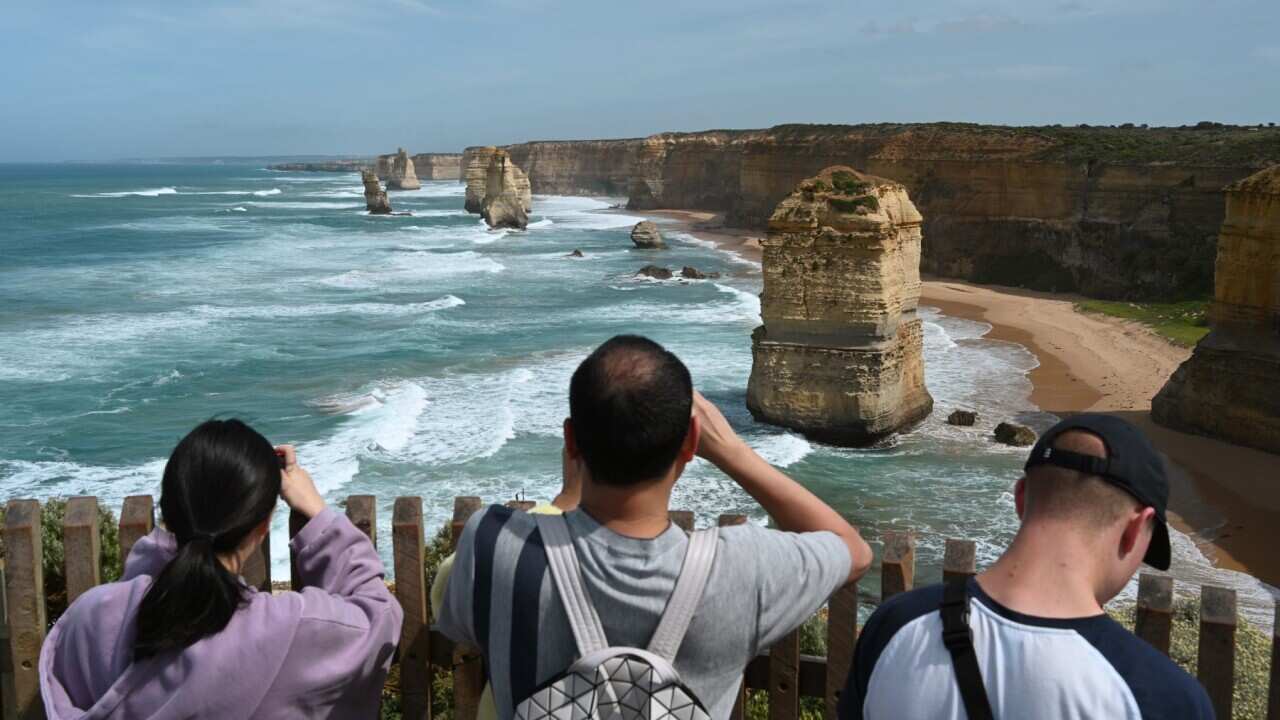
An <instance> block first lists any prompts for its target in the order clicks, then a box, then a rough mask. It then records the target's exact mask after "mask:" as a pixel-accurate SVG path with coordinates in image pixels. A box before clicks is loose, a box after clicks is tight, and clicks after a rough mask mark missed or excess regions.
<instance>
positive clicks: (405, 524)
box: [0, 495, 1280, 720]
mask: <svg viewBox="0 0 1280 720" xmlns="http://www.w3.org/2000/svg"><path fill="white" fill-rule="evenodd" d="M511 505H512V506H514V507H517V508H519V509H524V510H527V509H529V508H530V507H531V506H532V505H533V503H529V502H515V503H511ZM481 507H482V503H481V500H480V498H477V497H460V498H457V499H456V500H455V502H454V508H453V518H452V522H451V526H450V527H451V531H452V535H453V537H454V539H455V540H456V539H457V537H458V535H459V534H460V533H461V532H462V528H463V526H464V525H465V524H466V522H467V519H468V518H470V517H471V515H472V514H474V513H475V512H477V511H478V510H480V509H481ZM40 512H41V509H40V503H39V502H37V501H35V500H11V501H9V503H8V506H7V508H6V515H5V525H4V544H5V550H6V557H5V563H4V566H3V567H0V588H2V590H3V592H0V720H11V719H21V720H35V719H37V718H44V717H45V715H44V710H43V707H42V706H41V701H40V690H39V682H38V677H37V662H38V659H39V655H40V647H41V644H42V643H43V642H44V638H45V626H46V614H45V613H46V609H45V586H44V578H43V567H44V564H43V548H42V547H41V517H40ZM346 512H347V516H348V517H349V518H351V520H352V522H353V523H354V524H355V525H356V527H358V528H360V529H361V530H362V531H363V532H364V533H365V534H366V535H368V536H369V538H370V540H372V541H373V542H374V544H375V545H376V544H377V542H378V538H377V503H376V499H375V498H374V497H373V496H370V495H355V496H351V497H350V498H348V499H347V503H346ZM671 520H672V522H673V523H675V524H676V525H678V526H680V527H682V528H684V529H685V530H691V529H692V528H693V525H694V516H693V513H690V512H685V511H673V512H672V513H671ZM743 522H746V518H745V517H743V516H741V515H722V516H720V518H719V523H720V524H721V525H736V524H741V523H743ZM154 524H155V511H154V502H153V500H152V498H151V497H150V496H146V495H140V496H132V497H129V498H126V499H125V501H124V506H123V507H122V508H121V511H120V551H121V553H122V557H127V555H128V552H129V550H130V549H131V548H132V547H133V544H134V543H135V542H137V540H138V539H139V538H141V537H143V536H145V535H146V534H147V533H149V532H151V530H152V528H153V527H154ZM301 527H302V519H301V518H300V517H297V516H293V517H290V519H289V534H290V536H292V535H293V534H295V533H296V532H297V531H298V530H300V529H301ZM425 541H426V533H425V529H424V527H423V515H422V499H421V498H418V497H399V498H396V500H395V505H394V509H393V511H392V519H391V543H392V555H393V558H394V562H393V567H394V572H395V580H396V582H395V594H396V598H397V599H398V600H399V602H400V604H401V605H402V606H403V608H404V611H405V621H404V629H403V630H402V631H401V635H400V649H399V652H398V656H397V657H398V660H397V661H398V662H399V664H400V694H401V709H402V711H403V714H404V717H405V719H406V720H427V719H429V718H430V717H431V688H432V684H431V677H432V675H433V673H435V672H438V671H449V672H452V673H453V683H454V684H453V693H454V703H455V706H454V714H455V717H456V718H457V720H475V717H476V709H477V706H478V703H479V699H480V694H481V691H482V689H483V686H484V678H483V675H482V669H481V663H480V662H478V661H477V658H476V656H475V654H474V652H473V651H470V650H469V649H467V648H462V647H458V646H455V644H454V643H453V642H452V641H450V640H449V639H448V638H446V637H444V636H443V635H440V634H439V633H437V632H435V631H433V630H431V627H430V623H429V606H430V603H429V597H428V596H429V592H430V588H428V587H427V584H426V575H425V570H424V567H425V566H424V561H425V559H426V547H425ZM883 542H884V551H883V553H882V556H881V565H880V573H881V594H882V599H883V598H888V597H892V596H893V595H894V594H896V593H900V592H905V591H907V590H910V589H911V587H912V585H913V583H914V578H915V537H914V535H913V534H912V533H910V532H887V533H885V536H884V538H883ZM63 545H64V555H65V568H64V574H65V577H66V584H67V599H68V602H70V601H73V600H74V599H75V598H76V597H78V596H79V595H80V594H82V593H83V592H85V591H86V590H88V589H89V588H91V587H93V586H94V585H96V584H98V583H99V582H101V569H100V567H99V558H100V554H101V552H100V551H101V539H100V537H99V524H98V501H97V499H96V498H92V497H77V498H72V499H71V500H69V501H68V503H67V509H66V514H65V519H64V523H63ZM270 558H271V548H270V545H269V543H264V544H263V546H262V549H261V551H260V552H258V553H257V554H255V556H254V557H253V558H251V561H250V562H249V563H248V565H247V566H246V570H245V579H246V580H247V581H248V582H249V583H250V584H251V585H254V586H256V587H259V588H262V589H267V590H269V589H270V587H271V562H270ZM292 560H293V559H292V558H291V562H290V564H291V566H293V565H294V564H295V563H294V562H293V561H292ZM976 570H977V567H976V556H975V552H974V543H973V542H972V541H965V540H947V542H946V549H945V552H944V555H943V568H942V572H943V576H944V578H948V579H949V578H953V577H963V576H971V575H973V574H974V573H975V572H976ZM291 581H292V585H293V586H294V587H297V586H298V584H299V582H298V578H297V573H296V570H295V571H294V572H292V573H291ZM1173 595H1174V594H1173V580H1172V578H1169V577H1165V576H1157V575H1146V574H1144V575H1143V576H1142V577H1141V578H1140V580H1139V583H1138V599H1137V606H1136V608H1135V627H1134V632H1135V633H1136V634H1137V635H1138V636H1139V637H1142V638H1143V639H1145V640H1146V641H1148V642H1150V643H1151V644H1152V645H1153V646H1155V647H1156V648H1157V649H1159V650H1161V651H1162V652H1164V653H1166V654H1167V653H1168V652H1169V645H1170V634H1171V629H1172V620H1173ZM1276 620H1277V622H1276V626H1275V629H1274V631H1273V636H1272V654H1271V668H1270V676H1269V677H1270V695H1269V698H1268V700H1269V702H1268V706H1267V715H1266V717H1267V718H1269V719H1270V720H1280V608H1278V609H1277V616H1276ZM1236 627H1237V611H1236V595H1235V591H1233V590H1228V589H1224V588H1220V587H1214V586H1204V587H1203V588H1202V590H1201V605H1200V644H1199V655H1198V668H1199V679H1200V682H1201V683H1203V684H1204V686H1205V688H1206V690H1207V691H1208V693H1209V697H1210V699H1211V700H1212V701H1213V704H1214V707H1215V709H1216V710H1217V714H1218V717H1220V718H1230V717H1231V716H1232V689H1233V687H1234V683H1235V662H1234V660H1235V641H1236V637H1235V636H1236ZM857 633H858V588H857V586H856V585H850V586H847V587H844V588H842V589H840V590H838V591H837V592H836V593H835V595H833V596H832V598H831V600H830V602H829V603H828V608H827V638H826V640H827V656H826V657H814V656H809V655H802V654H801V653H800V631H799V630H797V631H795V632H793V633H791V634H789V635H788V636H786V637H785V638H783V639H782V640H781V641H780V642H778V644H777V645H775V646H774V647H773V648H771V649H770V650H769V652H768V653H766V654H764V655H761V656H760V657H758V658H756V659H755V660H754V661H752V662H751V664H750V665H748V666H747V669H746V672H745V673H744V676H743V679H744V682H743V690H740V691H739V695H738V702H737V704H736V705H735V707H734V711H733V718H734V720H741V719H742V718H743V717H744V715H745V705H746V694H745V690H747V689H750V690H758V691H766V692H767V693H768V697H769V718H770V720H797V719H798V718H799V717H800V701H801V698H805V697H808V698H815V699H821V700H822V707H823V712H824V715H825V717H826V718H827V720H833V719H834V718H835V714H836V712H835V710H836V704H837V702H838V701H839V696H840V690H841V689H842V688H843V686H844V681H845V678H846V677H847V675H848V673H849V670H850V668H851V667H852V666H853V662H854V657H853V649H854V643H855V642H856V640H857Z"/></svg>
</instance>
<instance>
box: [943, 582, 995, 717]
mask: <svg viewBox="0 0 1280 720" xmlns="http://www.w3.org/2000/svg"><path fill="white" fill-rule="evenodd" d="M938 612H939V613H940V614H941V615H942V644H943V645H945V646H947V652H949V653H951V666H952V667H953V668H954V669H955V672H956V684H957V685H959V686H960V697H961V698H962V699H963V700H964V709H965V713H967V714H968V715H969V720H991V718H992V715H991V703H990V702H988V700H987V688H986V686H984V685H983V684H982V668H980V667H978V654H977V653H976V652H974V650H973V631H972V630H971V629H970V628H969V579H968V578H959V579H956V580H952V581H951V582H949V583H947V584H946V586H945V588H944V589H943V591H942V605H941V606H940V607H939V608H938Z"/></svg>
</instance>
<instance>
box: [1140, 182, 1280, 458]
mask: <svg viewBox="0 0 1280 720" xmlns="http://www.w3.org/2000/svg"><path fill="white" fill-rule="evenodd" d="M1209 320H1210V325H1211V326H1212V328H1213V329H1212V330H1211V331H1210V332H1209V334H1208V335H1207V336H1205V338H1204V339H1203V340H1201V341H1200V343H1199V344H1198V345H1196V348H1195V351H1194V352H1193V353H1192V354H1191V357H1190V358H1189V359H1187V361H1186V362H1184V363H1183V364H1182V365H1181V366H1180V367H1179V368H1178V369H1177V370H1175V371H1174V373H1173V375H1172V376H1171V377H1170V378H1169V381H1168V382H1167V383H1165V386H1164V387H1163V388H1161V390H1160V392H1159V393H1158V394H1157V395H1156V397H1155V398H1154V399H1153V400H1152V401H1151V415H1152V418H1153V419H1154V420H1155V421H1156V422H1158V423H1160V424H1161V425H1165V426H1168V427H1171V428H1174V429H1177V430H1182V431H1185V432H1193V433H1199V434H1203V435H1209V436H1212V437H1216V438H1220V439H1223V440H1227V441H1230V442H1233V443H1238V444H1241V445H1248V446H1251V447H1255V448H1259V449H1261V450H1267V451H1269V452H1273V453H1280V165H1277V166H1273V167H1271V168H1269V169H1267V170H1263V171H1262V172H1259V173H1257V174H1255V175H1253V176H1251V177H1249V178H1247V179H1245V180H1243V181H1240V182H1238V183H1235V184H1233V185H1231V186H1229V187H1228V188H1227V212H1226V220H1225V221H1224V222H1223V224H1222V232H1221V234H1220V235H1219V236H1218V257H1217V262H1216V265H1215V273H1214V295H1213V303H1212V305H1211V306H1210V310H1209Z"/></svg>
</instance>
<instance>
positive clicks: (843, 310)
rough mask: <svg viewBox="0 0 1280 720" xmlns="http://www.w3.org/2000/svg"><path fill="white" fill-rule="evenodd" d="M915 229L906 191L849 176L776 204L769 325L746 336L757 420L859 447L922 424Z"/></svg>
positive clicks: (769, 248)
mask: <svg viewBox="0 0 1280 720" xmlns="http://www.w3.org/2000/svg"><path fill="white" fill-rule="evenodd" d="M921 221H922V218H921V216H920V213H919V212H918V211H917V210H916V207H915V205H914V204H913V203H912V202H911V199H910V198H909V197H908V195H907V192H906V189H905V188H904V187H903V186H902V185H900V184H898V183H895V182H892V181H889V180H885V179H883V178H877V177H873V176H870V175H864V174H861V173H858V172H856V171H854V170H852V169H851V168H848V167H832V168H828V169H826V170H824V171H822V172H821V173H819V174H818V175H817V176H815V177H812V178H809V179H807V180H805V181H803V182H801V183H800V184H799V186H798V187H797V188H796V189H795V191H794V192H792V193H791V194H790V195H788V196H787V197H786V198H785V199H783V200H782V202H781V203H779V205H778V207H777V209H776V210H775V211H774V212H773V214H772V216H771V217H770V219H769V234H768V237H767V238H766V239H765V241H764V243H763V247H764V258H763V274H764V291H763V292H762V293H761V294H760V314H761V317H762V319H763V321H764V324H763V325H761V326H760V327H758V328H756V330H755V331H754V332H753V333H752V356H753V358H752V359H753V361H752V366H751V378H750V381H749V382H748V385H747V407H748V408H749V409H750V410H751V413H752V415H753V416H755V418H756V419H757V420H761V421H764V422H768V423H772V424H775V425H781V426H783V427H789V428H792V429H795V430H798V431H800V432H802V433H804V434H805V435H808V436H810V437H813V438H815V439H817V440H820V441H823V442H829V443H833V444H837V445H854V446H856V445H866V444H869V443H873V442H875V441H876V440H879V439H881V438H883V437H885V436H886V435H889V434H891V433H894V432H897V431H899V430H902V429H904V428H907V427H910V426H911V425H914V424H915V423H917V422H919V421H920V420H922V419H923V418H925V417H926V416H928V414H929V412H930V411H931V410H932V409H933V398H932V397H930V395H929V392H928V390H927V389H926V388H925V385H924V353H923V334H922V330H921V324H920V319H919V317H917V314H916V306H917V303H918V301H919V298H920V240H921V236H920V228H921Z"/></svg>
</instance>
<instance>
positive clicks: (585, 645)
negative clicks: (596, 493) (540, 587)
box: [533, 515, 609, 657]
mask: <svg viewBox="0 0 1280 720" xmlns="http://www.w3.org/2000/svg"><path fill="white" fill-rule="evenodd" d="M533 518H534V519H535V520H536V521H537V523H538V531H539V532H540V533H541V534H542V547H543V549H544V550H545V551H546V553H547V565H548V567H549V568H550V570H551V577H552V579H553V580H555V584H556V590H557V591H559V593H560V603H561V604H562V605H564V610H565V613H566V614H567V615H568V616H569V627H570V628H572V630H573V640H574V642H575V643H576V644H577V646H578V657H585V656H587V655H590V654H591V653H592V652H595V651H596V650H602V649H604V648H606V647H608V646H609V642H608V640H607V639H606V638H605V634H604V626H603V625H601V624H600V616H599V615H598V614H596V608H595V606H594V605H592V604H591V598H590V597H589V596H588V595H587V588H586V585H584V584H583V582H582V568H581V567H580V566H579V565H578V554H577V552H576V551H575V550H574V549H573V536H571V535H570V534H569V522H568V521H567V520H565V518H564V516H563V515H534V516H533Z"/></svg>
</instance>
